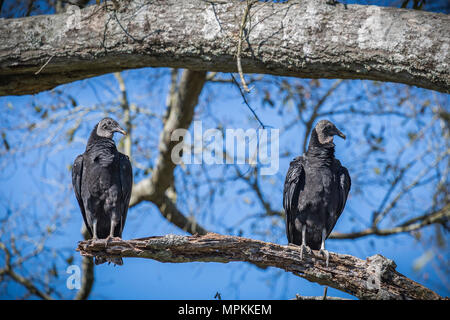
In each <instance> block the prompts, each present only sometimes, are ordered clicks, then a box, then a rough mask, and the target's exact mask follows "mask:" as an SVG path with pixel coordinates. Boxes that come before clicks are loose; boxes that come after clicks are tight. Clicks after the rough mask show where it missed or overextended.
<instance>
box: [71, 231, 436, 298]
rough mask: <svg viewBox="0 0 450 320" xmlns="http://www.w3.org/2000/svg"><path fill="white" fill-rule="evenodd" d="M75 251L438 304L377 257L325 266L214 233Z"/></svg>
mask: <svg viewBox="0 0 450 320" xmlns="http://www.w3.org/2000/svg"><path fill="white" fill-rule="evenodd" d="M77 250H78V251H80V253H81V254H82V255H83V256H89V257H92V256H120V257H135V258H146V259H154V260H157V261H160V262H172V263H184V262H193V261H200V262H221V263H228V262H232V261H246V262H250V263H253V264H256V265H259V266H261V267H276V268H280V269H283V270H285V271H288V272H292V273H293V274H295V275H297V276H299V277H302V278H305V279H307V280H309V281H312V282H317V283H319V284H321V285H326V286H330V287H333V288H336V289H338V290H341V291H345V292H347V293H350V294H351V295H353V296H355V297H358V298H359V299H401V300H404V299H433V300H435V299H442V297H441V296H439V295H438V294H436V293H435V292H433V291H431V290H430V289H427V288H425V287H424V286H422V285H420V284H418V283H417V282H415V281H413V280H411V279H409V278H407V277H405V276H404V275H402V274H401V273H399V272H397V271H396V270H395V268H396V264H395V262H394V261H392V260H390V259H387V258H385V257H383V256H381V255H379V254H377V255H375V256H372V257H369V258H367V259H366V260H361V259H358V258H356V257H353V256H351V255H345V254H336V253H330V257H329V264H328V266H327V265H326V263H325V259H324V257H323V256H322V255H320V253H319V252H318V251H311V252H310V253H309V252H306V251H305V252H304V253H303V259H301V258H300V247H298V246H293V245H290V246H282V245H278V244H274V243H268V242H263V241H259V240H252V239H247V238H242V237H236V236H224V235H219V234H216V233H207V234H206V235H202V236H199V235H194V236H178V235H166V236H164V237H148V238H142V239H134V240H122V239H120V238H113V239H111V240H110V241H106V240H95V241H94V240H88V241H82V242H80V243H79V244H78V248H77Z"/></svg>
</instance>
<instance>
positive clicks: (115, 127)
mask: <svg viewBox="0 0 450 320" xmlns="http://www.w3.org/2000/svg"><path fill="white" fill-rule="evenodd" d="M114 132H120V133H122V134H126V132H125V131H124V130H123V129H122V128H121V127H120V126H119V124H118V123H117V122H116V121H115V120H113V119H111V118H104V119H102V120H101V121H100V122H99V123H98V124H97V125H96V126H95V127H94V130H92V132H91V135H90V137H89V140H88V143H87V146H86V151H85V152H84V153H83V154H80V155H79V156H78V157H77V158H76V159H75V162H74V163H73V167H72V184H73V189H74V191H75V195H76V198H77V200H78V204H79V206H80V209H81V214H82V215H83V220H84V223H85V224H86V227H87V229H88V231H89V233H90V234H91V236H92V237H93V238H94V239H111V238H112V237H120V238H121V237H122V231H123V227H124V225H125V220H126V218H127V211H128V204H129V202H130V196H131V188H132V184H133V175H132V169H131V163H130V160H129V159H128V157H127V156H126V155H124V154H122V153H120V152H119V151H117V148H116V145H115V143H114V140H113V139H112V138H113V135H114ZM107 261H108V262H113V263H114V264H119V265H121V264H122V263H123V262H122V258H106V259H104V258H96V259H95V263H96V264H100V263H104V262H107Z"/></svg>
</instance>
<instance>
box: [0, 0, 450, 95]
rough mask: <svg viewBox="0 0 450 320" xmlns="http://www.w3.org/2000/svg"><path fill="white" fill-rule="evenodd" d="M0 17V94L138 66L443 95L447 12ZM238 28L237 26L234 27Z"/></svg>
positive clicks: (206, 6) (197, 8) (180, 8)
mask: <svg viewBox="0 0 450 320" xmlns="http://www.w3.org/2000/svg"><path fill="white" fill-rule="evenodd" d="M105 3H106V4H101V5H99V6H96V5H94V6H91V7H88V8H85V9H82V10H78V9H76V10H75V9H73V10H69V11H68V12H66V13H64V14H57V15H43V16H33V17H27V18H20V19H0V95H20V94H30V93H36V92H40V91H43V90H48V89H51V88H54V87H55V86H57V85H60V84H63V83H68V82H72V81H75V80H80V79H85V78H89V77H93V76H97V75H101V74H105V73H111V72H115V71H120V70H124V69H131V68H141V67H174V68H187V69H192V70H197V71H204V70H210V71H220V72H236V70H237V64H236V60H237V59H236V58H237V57H236V54H237V52H238V48H237V47H238V45H237V44H238V43H239V35H240V34H243V35H244V37H245V39H244V41H242V48H240V49H241V50H239V51H240V57H239V58H240V62H241V63H240V64H241V66H242V70H243V72H244V73H265V74H273V75H280V76H294V77H306V78H348V79H371V80H379V81H392V82H400V83H405V84H408V85H415V86H419V87H423V88H427V89H432V90H437V91H441V92H450V75H449V65H450V61H449V60H450V58H449V54H448V51H449V48H450V35H449V30H450V17H449V16H448V15H444V14H437V13H430V12H422V11H417V10H407V9H396V8H383V7H377V6H361V5H345V6H344V5H342V4H337V5H328V4H327V3H326V1H323V0H302V1H290V2H288V3H272V2H257V3H255V4H253V5H252V6H251V8H250V10H249V11H248V17H247V19H245V21H246V23H245V26H241V23H242V21H243V19H242V15H243V13H244V12H245V8H246V6H247V3H246V2H245V1H231V0H230V1H219V0H217V1H214V0H212V1H202V0H186V1H177V0H166V1H143V0H141V1H138V0H136V1H132V2H129V1H119V2H118V3H120V5H119V6H118V7H114V6H113V5H112V4H111V2H109V1H108V2H105ZM241 31H243V32H241Z"/></svg>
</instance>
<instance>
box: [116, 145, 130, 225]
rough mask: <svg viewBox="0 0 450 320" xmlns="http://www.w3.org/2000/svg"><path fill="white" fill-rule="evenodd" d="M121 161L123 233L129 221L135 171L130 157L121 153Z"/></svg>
mask: <svg viewBox="0 0 450 320" xmlns="http://www.w3.org/2000/svg"><path fill="white" fill-rule="evenodd" d="M119 161H120V183H121V185H122V199H121V200H122V201H121V202H120V203H121V206H122V207H121V216H122V229H121V230H120V233H122V230H123V227H124V226H125V220H126V219H127V212H128V205H129V203H130V198H131V189H132V187H133V169H132V168H131V162H130V159H129V158H128V156H126V155H124V154H122V153H119Z"/></svg>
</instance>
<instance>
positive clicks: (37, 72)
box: [34, 55, 55, 75]
mask: <svg viewBox="0 0 450 320" xmlns="http://www.w3.org/2000/svg"><path fill="white" fill-rule="evenodd" d="M54 56H55V55H52V56H50V58H48V60H47V62H46V63H44V65H43V66H42V67H41V68H40V69H39V70H38V71H36V72H35V73H34V74H35V75H38V74H39V73H41V71H42V69H44V68H45V67H46V66H47V65H48V63H49V62H50V60H52V59H53V57H54Z"/></svg>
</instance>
